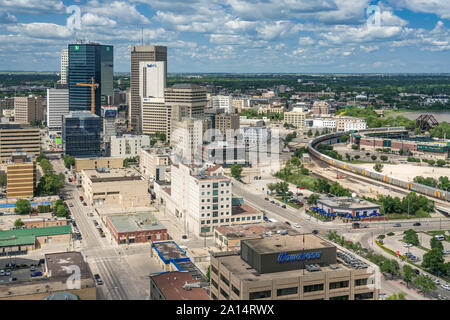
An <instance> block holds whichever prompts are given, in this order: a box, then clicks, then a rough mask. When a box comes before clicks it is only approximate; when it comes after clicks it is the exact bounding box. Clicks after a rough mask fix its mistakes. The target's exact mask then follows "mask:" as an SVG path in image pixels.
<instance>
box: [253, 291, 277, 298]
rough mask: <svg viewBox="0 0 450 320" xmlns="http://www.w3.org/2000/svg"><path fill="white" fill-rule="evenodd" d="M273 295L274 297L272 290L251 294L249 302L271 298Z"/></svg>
mask: <svg viewBox="0 0 450 320" xmlns="http://www.w3.org/2000/svg"><path fill="white" fill-rule="evenodd" d="M271 295H272V291H270V290H266V291H257V292H250V294H249V300H255V299H264V298H270V296H271Z"/></svg>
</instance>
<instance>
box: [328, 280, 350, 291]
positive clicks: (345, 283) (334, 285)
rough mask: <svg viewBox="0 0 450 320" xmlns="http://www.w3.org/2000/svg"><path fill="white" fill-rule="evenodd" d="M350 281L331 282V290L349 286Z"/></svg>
mask: <svg viewBox="0 0 450 320" xmlns="http://www.w3.org/2000/svg"><path fill="white" fill-rule="evenodd" d="M348 286H349V281H338V282H330V290H332V289H339V288H348Z"/></svg>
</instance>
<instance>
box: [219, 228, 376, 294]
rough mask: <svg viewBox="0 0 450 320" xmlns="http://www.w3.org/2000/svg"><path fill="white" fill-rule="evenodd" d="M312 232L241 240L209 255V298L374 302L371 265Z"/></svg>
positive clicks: (373, 272)
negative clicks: (237, 247) (232, 247)
mask: <svg viewBox="0 0 450 320" xmlns="http://www.w3.org/2000/svg"><path fill="white" fill-rule="evenodd" d="M343 259H344V258H343V253H342V252H341V251H338V250H337V248H336V246H334V245H333V244H331V243H330V242H328V241H326V240H323V239H322V238H320V237H317V236H315V235H312V234H305V235H299V236H290V235H279V236H275V237H268V238H262V239H253V240H243V241H242V242H241V250H240V252H238V251H228V252H221V253H212V254H211V273H210V279H211V281H210V283H211V286H210V290H211V297H212V298H213V299H215V300H216V299H219V300H278V299H280V300H366V299H369V300H376V299H378V288H377V287H376V286H375V285H374V284H375V281H374V280H375V279H376V278H377V276H378V275H379V269H378V267H377V266H375V265H373V264H371V263H368V261H363V260H361V259H358V258H356V257H354V256H352V262H354V263H353V264H352V265H350V264H348V262H347V261H349V260H347V259H345V261H344V260H343Z"/></svg>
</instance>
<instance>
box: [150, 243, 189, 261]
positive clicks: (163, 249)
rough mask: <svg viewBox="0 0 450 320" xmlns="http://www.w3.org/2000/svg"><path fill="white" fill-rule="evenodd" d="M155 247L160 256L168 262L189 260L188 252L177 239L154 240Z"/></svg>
mask: <svg viewBox="0 0 450 320" xmlns="http://www.w3.org/2000/svg"><path fill="white" fill-rule="evenodd" d="M153 247H154V248H155V249H156V251H157V252H158V254H159V256H160V257H161V258H162V259H163V260H164V261H165V262H166V263H169V261H170V260H171V259H172V260H175V261H177V260H180V259H182V260H188V259H189V258H188V257H187V256H186V253H185V252H184V251H183V250H182V249H181V248H180V247H179V246H178V245H177V244H176V242H175V241H160V242H153Z"/></svg>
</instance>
